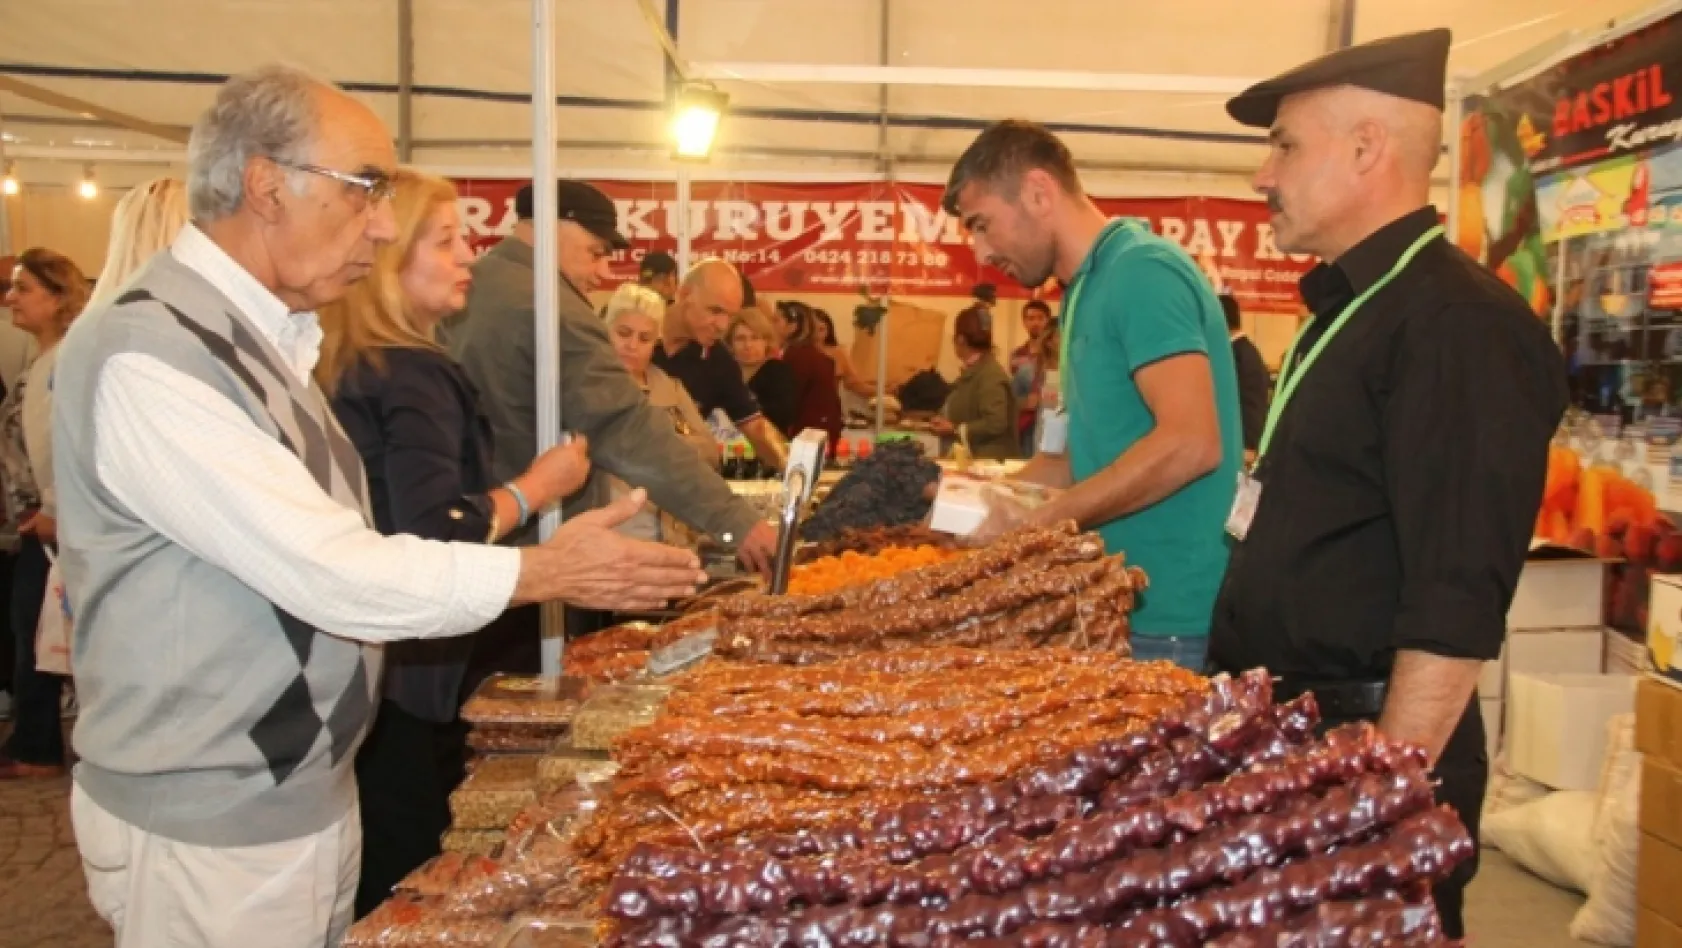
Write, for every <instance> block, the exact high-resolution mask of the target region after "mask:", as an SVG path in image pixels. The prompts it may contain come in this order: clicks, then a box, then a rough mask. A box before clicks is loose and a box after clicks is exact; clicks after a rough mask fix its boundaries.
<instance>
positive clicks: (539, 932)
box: [495, 912, 600, 948]
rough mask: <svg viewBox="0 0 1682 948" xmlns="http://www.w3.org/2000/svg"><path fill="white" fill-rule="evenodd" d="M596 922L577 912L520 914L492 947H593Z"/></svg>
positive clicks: (595, 938) (595, 941)
mask: <svg viewBox="0 0 1682 948" xmlns="http://www.w3.org/2000/svg"><path fill="white" fill-rule="evenodd" d="M598 944H600V941H599V940H598V938H597V934H596V926H595V922H594V921H593V920H591V919H590V918H589V917H587V916H585V915H582V914H577V913H562V912H555V913H545V914H541V915H521V916H519V917H517V918H515V919H514V921H512V922H510V923H509V924H508V926H507V927H506V928H504V929H503V931H502V935H501V936H500V937H499V938H498V939H497V942H496V946H495V948H595V946H596V945H598Z"/></svg>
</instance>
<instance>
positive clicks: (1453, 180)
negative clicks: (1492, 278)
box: [1443, 80, 1483, 263]
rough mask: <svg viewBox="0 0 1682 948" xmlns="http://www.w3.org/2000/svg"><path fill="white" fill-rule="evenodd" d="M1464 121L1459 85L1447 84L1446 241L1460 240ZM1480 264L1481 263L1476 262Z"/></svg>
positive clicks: (1462, 101)
mask: <svg viewBox="0 0 1682 948" xmlns="http://www.w3.org/2000/svg"><path fill="white" fill-rule="evenodd" d="M1465 121H1466V100H1465V98H1463V97H1462V96H1461V94H1460V83H1459V82H1457V81H1454V80H1450V81H1449V84H1448V114H1447V115H1446V116H1445V117H1444V119H1443V134H1445V135H1447V136H1448V195H1447V197H1446V199H1445V200H1446V203H1447V204H1448V239H1449V242H1450V243H1457V242H1459V240H1460V184H1461V181H1460V126H1461V124H1462V123H1464V122H1465ZM1478 262H1479V263H1482V262H1483V261H1481V260H1480V261H1478Z"/></svg>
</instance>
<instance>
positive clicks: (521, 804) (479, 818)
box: [450, 756, 537, 830]
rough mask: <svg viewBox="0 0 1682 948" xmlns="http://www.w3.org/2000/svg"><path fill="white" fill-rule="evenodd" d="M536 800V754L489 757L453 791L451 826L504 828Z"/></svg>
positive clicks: (480, 828) (451, 795)
mask: <svg viewBox="0 0 1682 948" xmlns="http://www.w3.org/2000/svg"><path fill="white" fill-rule="evenodd" d="M490 762H494V763H490ZM535 802H537V758H536V757H520V756H511V757H503V758H490V759H489V762H487V763H486V764H480V765H479V766H478V767H477V768H475V769H474V772H473V773H472V774H469V775H468V777H467V779H466V780H463V781H462V782H461V786H459V787H457V788H456V790H455V792H454V793H452V794H450V822H451V826H452V828H454V829H462V830H471V829H477V830H489V829H502V828H503V827H506V826H507V825H508V823H509V821H510V820H512V819H513V818H514V817H515V815H516V814H518V813H519V812H520V811H521V810H522V809H524V808H525V807H528V806H530V805H531V804H533V803H535Z"/></svg>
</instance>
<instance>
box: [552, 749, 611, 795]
mask: <svg viewBox="0 0 1682 948" xmlns="http://www.w3.org/2000/svg"><path fill="white" fill-rule="evenodd" d="M618 771H619V765H618V764H616V763H614V762H613V758H612V757H610V756H609V755H608V753H607V752H606V751H599V750H578V749H577V748H575V747H573V746H572V742H571V740H570V739H567V740H566V741H565V742H564V746H562V742H557V745H556V746H555V747H554V748H552V749H551V750H550V751H549V753H548V754H547V755H545V756H543V757H540V758H538V761H537V788H538V789H539V790H542V791H544V792H548V791H550V790H559V789H561V788H563V787H570V786H572V785H574V784H577V783H580V782H585V783H592V784H594V783H602V782H605V781H607V780H609V779H611V778H612V777H613V775H614V774H615V773H617V772H618Z"/></svg>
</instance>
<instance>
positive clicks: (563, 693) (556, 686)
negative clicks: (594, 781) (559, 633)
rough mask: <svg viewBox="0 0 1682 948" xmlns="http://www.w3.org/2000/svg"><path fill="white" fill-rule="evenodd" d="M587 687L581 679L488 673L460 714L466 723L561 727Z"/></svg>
mask: <svg viewBox="0 0 1682 948" xmlns="http://www.w3.org/2000/svg"><path fill="white" fill-rule="evenodd" d="M588 686H589V683H588V682H586V681H585V680H584V679H582V678H534V677H530V676H527V675H492V676H491V677H489V678H487V679H485V681H484V683H483V684H481V685H480V686H479V689H478V690H477V691H475V692H474V693H473V697H471V698H469V699H468V700H467V704H465V705H463V706H462V709H461V717H462V720H464V721H467V722H468V723H470V724H505V725H512V724H520V725H547V726H550V727H564V726H565V725H566V724H567V723H568V722H570V721H571V720H572V716H573V714H574V713H575V712H576V711H577V710H578V706H579V704H580V703H581V702H582V701H583V700H584V696H585V692H586V690H587V689H588Z"/></svg>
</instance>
